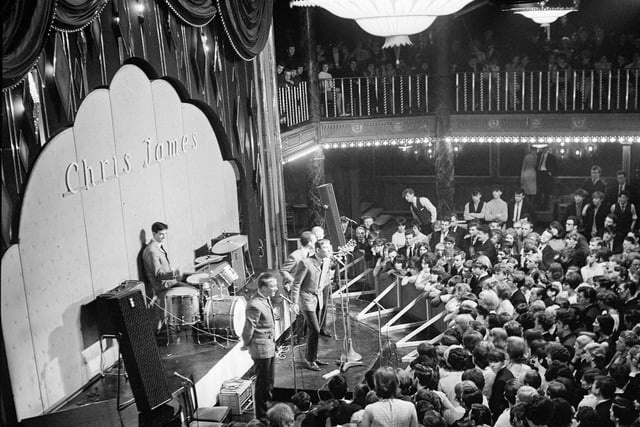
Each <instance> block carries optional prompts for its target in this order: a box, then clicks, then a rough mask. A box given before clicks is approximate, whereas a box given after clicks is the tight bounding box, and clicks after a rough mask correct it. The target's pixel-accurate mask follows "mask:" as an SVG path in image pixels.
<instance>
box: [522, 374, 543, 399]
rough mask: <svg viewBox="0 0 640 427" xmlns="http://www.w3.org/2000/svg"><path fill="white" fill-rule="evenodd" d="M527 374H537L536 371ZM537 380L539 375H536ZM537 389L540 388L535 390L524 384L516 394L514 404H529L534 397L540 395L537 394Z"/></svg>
mask: <svg viewBox="0 0 640 427" xmlns="http://www.w3.org/2000/svg"><path fill="white" fill-rule="evenodd" d="M529 372H535V373H536V374H537V373H538V372H537V371H529ZM525 378H526V376H525ZM538 378H540V375H539V374H538ZM539 388H540V386H538V387H537V388H536V387H534V386H532V385H531V384H527V383H524V384H523V385H522V387H520V388H519V389H518V391H517V392H516V402H518V403H526V404H528V403H530V402H531V401H532V400H533V399H534V398H535V397H536V396H540V393H538V389H539Z"/></svg>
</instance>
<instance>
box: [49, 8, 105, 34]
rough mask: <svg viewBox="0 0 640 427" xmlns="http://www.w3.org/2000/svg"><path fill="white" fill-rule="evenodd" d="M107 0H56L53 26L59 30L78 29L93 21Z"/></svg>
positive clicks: (70, 30)
mask: <svg viewBox="0 0 640 427" xmlns="http://www.w3.org/2000/svg"><path fill="white" fill-rule="evenodd" d="M107 3H109V0H57V4H56V11H55V14H54V15H53V28H55V29H56V30H59V31H66V32H72V31H79V30H81V29H83V28H84V27H86V26H87V25H89V24H90V23H91V22H93V20H94V19H96V18H97V17H98V16H100V13H101V12H102V9H104V7H105V6H106V5H107Z"/></svg>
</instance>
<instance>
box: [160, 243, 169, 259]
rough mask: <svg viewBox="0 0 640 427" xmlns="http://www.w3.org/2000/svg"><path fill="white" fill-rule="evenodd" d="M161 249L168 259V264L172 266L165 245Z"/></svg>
mask: <svg viewBox="0 0 640 427" xmlns="http://www.w3.org/2000/svg"><path fill="white" fill-rule="evenodd" d="M160 249H161V250H162V253H163V254H164V257H165V258H166V259H167V264H170V262H169V254H168V253H167V250H166V249H165V248H164V246H163V245H160Z"/></svg>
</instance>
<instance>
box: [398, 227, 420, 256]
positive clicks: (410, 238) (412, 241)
mask: <svg viewBox="0 0 640 427" xmlns="http://www.w3.org/2000/svg"><path fill="white" fill-rule="evenodd" d="M404 238H405V245H404V246H403V247H401V248H400V249H398V255H403V256H404V257H405V258H406V259H409V258H411V257H414V256H418V248H417V246H416V233H414V231H413V230H407V231H405V232H404Z"/></svg>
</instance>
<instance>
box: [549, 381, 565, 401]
mask: <svg viewBox="0 0 640 427" xmlns="http://www.w3.org/2000/svg"><path fill="white" fill-rule="evenodd" d="M547 396H548V397H549V399H553V398H556V397H561V398H563V399H566V398H567V387H565V385H564V384H562V383H561V382H559V381H555V380H554V381H549V384H547Z"/></svg>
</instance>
